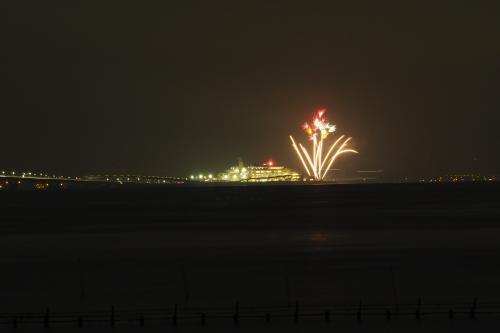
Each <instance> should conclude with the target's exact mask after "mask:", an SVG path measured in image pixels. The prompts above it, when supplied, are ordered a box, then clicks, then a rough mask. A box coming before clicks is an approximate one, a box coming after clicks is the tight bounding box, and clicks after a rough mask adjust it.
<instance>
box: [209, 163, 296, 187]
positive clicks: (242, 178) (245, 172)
mask: <svg viewBox="0 0 500 333" xmlns="http://www.w3.org/2000/svg"><path fill="white" fill-rule="evenodd" d="M301 180H302V175H301V174H300V173H298V172H296V171H294V170H291V169H288V168H285V167H284V166H278V165H274V162H273V161H268V162H267V163H264V164H263V165H260V166H252V165H248V166H245V165H243V163H242V162H239V163H238V165H237V166H232V167H230V168H229V169H227V170H226V171H224V172H222V173H220V174H218V175H217V177H215V178H214V181H223V182H294V181H301Z"/></svg>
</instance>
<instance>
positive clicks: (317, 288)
mask: <svg viewBox="0 0 500 333" xmlns="http://www.w3.org/2000/svg"><path fill="white" fill-rule="evenodd" d="M0 264H1V267H2V270H1V274H0V296H1V297H0V299H1V301H0V312H2V313H3V315H2V318H0V320H1V321H2V323H3V325H1V327H0V330H2V331H3V330H4V329H8V330H10V329H11V328H12V327H13V326H14V325H15V324H17V325H18V328H17V329H18V330H22V331H38V330H43V329H44V328H43V327H44V324H47V321H49V326H50V330H52V331H56V332H57V331H61V332H68V331H69V330H70V329H72V330H75V331H79V332H86V331H89V332H98V331H105V332H107V331H110V326H111V324H112V323H113V322H112V318H113V317H112V313H111V306H112V305H113V306H114V309H115V317H114V319H115V330H119V331H123V332H129V331H144V332H157V331H164V330H166V329H169V330H174V329H175V330H178V331H203V332H229V331H231V332H232V331H239V332H240V331H241V332H247V331H248V332H252V331H255V330H263V331H270V332H271V331H287V332H288V331H304V332H315V331H317V332H323V331H331V330H332V329H334V328H335V330H337V331H341V332H356V331H367V332H371V331H373V332H379V331H394V332H398V331H402V330H404V331H439V332H441V331H454V332H456V331H464V332H467V331H481V330H483V331H485V332H486V331H489V330H491V329H498V327H500V314H491V313H490V314H486V313H484V312H486V311H490V310H491V311H500V184H498V183H469V184H467V183H462V184H434V185H430V184H401V185H397V184H394V185H332V186H275V187H271V186H251V187H226V188H224V187H167V188H163V189H161V190H159V189H135V190H134V189H127V190H100V191H69V190H68V191H62V192H45V193H35V192H4V193H0ZM476 298H477V303H476V304H477V305H476V308H474V306H473V304H474V299H476ZM419 299H420V302H421V307H420V308H421V315H420V319H417V315H416V311H417V309H418V305H417V304H418V300H419ZM297 300H298V307H297ZM360 300H361V301H362V302H361V307H360V306H359V304H360ZM236 302H238V307H236ZM174 304H178V305H177V307H178V310H177V316H178V317H177V318H178V322H177V327H175V326H174V322H173V321H174V318H173V316H174V313H175V312H174ZM497 305H498V306H497ZM47 307H48V308H49V315H48V316H47V314H45V312H46V308H47ZM297 309H298V311H297ZM360 309H361V311H359V310H360ZM450 309H452V311H453V312H454V314H453V315H452V316H451V317H452V318H453V319H450ZM471 309H475V313H474V314H473V317H474V319H471V313H470V310H471ZM492 309H493V310H492ZM495 309H496V310H495ZM90 311H95V312H94V314H95V315H96V317H95V318H94V319H96V318H97V319H96V322H90V318H91V315H90V314H89V313H90ZM327 311H328V312H329V313H330V316H331V317H330V318H326V317H325V315H326V314H325V312H327ZM21 312H38V313H40V315H41V316H40V317H33V314H31V315H24V317H23V316H21V315H20V313H21ZM62 312H64V313H65V314H64V316H61V317H59V320H61V321H67V323H62V322H61V323H56V322H55V320H56V319H57V318H58V317H57V316H58V313H59V314H61V313H62ZM235 313H236V314H238V318H236V321H237V324H235V323H234V322H235V318H234V315H235ZM267 313H269V316H270V318H268V320H269V322H267V321H266V317H265V315H266V314H267ZM296 313H298V314H299V315H298V319H297V318H296V317H295V316H296ZM342 313H344V314H345V316H343V315H342ZM359 313H361V315H360V318H358V315H359ZM127 314H129V316H128V317H127ZM204 314H205V316H206V317H205V325H202V322H203V315H204ZM308 314H310V315H311V316H308ZM388 314H389V318H388ZM250 315H253V317H252V316H250ZM30 316H31V318H29V317H30ZM216 316H219V318H216ZM280 316H281V317H280ZM47 318H48V320H47ZM61 318H62V319H64V318H65V320H62V319H61ZM141 318H144V327H142V326H141ZM79 319H80V320H81V321H82V322H81V323H80V324H81V326H83V327H81V328H78V320H79ZM98 319H99V320H98ZM327 319H330V320H329V321H328V320H327ZM358 319H360V320H358ZM30 321H31V322H32V323H31V324H30V323H28V322H30ZM296 321H297V322H296Z"/></svg>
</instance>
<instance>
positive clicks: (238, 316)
mask: <svg viewBox="0 0 500 333" xmlns="http://www.w3.org/2000/svg"><path fill="white" fill-rule="evenodd" d="M499 315H500V303H497V302H478V301H477V299H474V300H472V301H471V302H469V303H466V302H462V303H441V304H424V303H423V302H422V301H421V300H418V301H417V302H415V303H412V304H410V303H407V304H363V301H362V300H360V301H359V303H358V304H348V305H329V306H328V305H309V304H308V305H304V304H301V303H300V302H299V301H296V302H295V303H294V304H293V305H290V306H241V305H240V304H239V302H235V304H234V305H233V306H232V307H205V308H202V307H193V306H186V305H178V304H174V305H172V306H171V307H163V308H134V309H132V308H117V307H115V306H113V305H112V306H110V307H109V308H108V309H105V310H95V311H82V312H76V311H51V310H50V309H49V308H47V309H45V310H44V311H41V312H16V313H8V312H3V313H0V325H3V326H12V327H13V328H17V327H19V326H43V327H45V328H48V327H51V326H62V325H76V326H78V327H83V326H84V325H94V324H99V325H109V326H111V327H114V326H115V325H119V324H124V323H127V324H133V325H139V326H145V325H146V324H147V323H153V322H170V324H171V325H179V324H181V323H187V322H190V323H199V324H200V325H205V324H207V323H208V322H210V321H211V320H213V321H215V320H217V321H219V322H220V321H221V320H222V321H227V323H234V324H237V323H239V322H240V321H244V320H246V319H247V320H248V319H251V320H254V321H255V320H262V321H263V322H268V323H269V322H271V321H272V320H275V319H286V318H288V319H290V320H292V321H294V322H298V321H300V320H301V319H316V320H323V321H330V320H335V319H339V318H347V319H349V318H351V319H353V320H358V321H361V320H363V319H364V318H377V317H378V318H385V319H386V320H392V319H399V318H406V319H411V318H413V319H417V320H420V319H423V318H425V317H427V318H429V317H448V318H449V319H466V318H469V319H475V318H477V317H480V316H499Z"/></svg>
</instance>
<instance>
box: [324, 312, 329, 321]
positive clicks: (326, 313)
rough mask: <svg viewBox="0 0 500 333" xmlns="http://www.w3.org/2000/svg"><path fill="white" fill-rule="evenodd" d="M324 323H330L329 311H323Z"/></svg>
mask: <svg viewBox="0 0 500 333" xmlns="http://www.w3.org/2000/svg"><path fill="white" fill-rule="evenodd" d="M325 321H330V311H328V310H327V311H325Z"/></svg>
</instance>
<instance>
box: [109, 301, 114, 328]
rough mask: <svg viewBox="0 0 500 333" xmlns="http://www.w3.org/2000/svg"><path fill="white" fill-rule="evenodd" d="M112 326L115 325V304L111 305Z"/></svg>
mask: <svg viewBox="0 0 500 333" xmlns="http://www.w3.org/2000/svg"><path fill="white" fill-rule="evenodd" d="M110 324H111V327H115V306H114V305H111V317H110Z"/></svg>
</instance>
